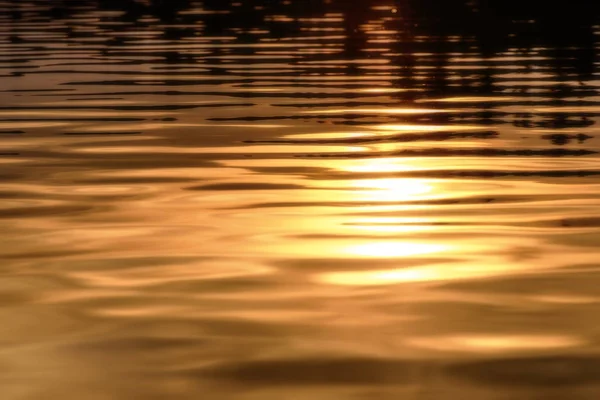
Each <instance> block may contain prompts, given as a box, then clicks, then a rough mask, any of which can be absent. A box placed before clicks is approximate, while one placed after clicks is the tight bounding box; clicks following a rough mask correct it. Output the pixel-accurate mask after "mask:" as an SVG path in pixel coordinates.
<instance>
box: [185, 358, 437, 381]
mask: <svg viewBox="0 0 600 400" xmlns="http://www.w3.org/2000/svg"><path fill="white" fill-rule="evenodd" d="M431 368H432V365H431V363H426V362H420V361H412V360H385V359H375V358H344V359H335V358H314V359H302V360H293V359H287V360H270V361H254V362H252V361H250V362H239V363H235V364H224V365H220V366H216V367H212V368H210V369H208V370H204V369H203V370H199V371H197V372H193V371H190V372H189V373H190V374H197V375H198V376H202V377H212V378H217V379H222V380H227V381H232V382H234V383H238V384H245V385H324V386H330V385H373V384H377V385H386V386H388V385H392V386H396V385H407V384H410V383H414V382H415V381H418V380H419V379H420V378H423V377H424V376H426V375H427V373H428V372H429V370H430V369H431Z"/></svg>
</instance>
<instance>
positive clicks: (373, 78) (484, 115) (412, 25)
mask: <svg viewBox="0 0 600 400" xmlns="http://www.w3.org/2000/svg"><path fill="white" fill-rule="evenodd" d="M8 4H9V6H8V9H9V13H8V16H9V18H10V19H12V20H13V21H15V22H16V21H23V20H27V19H31V20H32V21H40V20H46V21H47V20H50V21H61V22H62V23H63V25H62V26H63V27H62V28H61V29H63V30H64V33H65V34H66V35H67V37H69V38H70V39H73V40H75V41H77V40H78V39H89V38H90V37H94V35H96V34H99V32H98V31H100V30H102V35H101V36H102V37H105V38H106V40H105V41H104V43H103V45H104V47H103V48H102V50H101V53H102V54H103V56H104V57H120V58H121V59H122V58H127V57H130V56H132V55H136V51H135V50H134V49H133V48H132V47H133V46H136V44H137V43H138V42H139V41H140V40H143V39H140V38H139V37H135V36H132V35H129V34H128V33H130V32H133V31H139V30H140V29H152V30H153V31H159V32H161V33H160V35H161V36H160V37H159V38H157V39H160V40H162V41H166V42H167V43H170V44H173V46H171V47H168V46H167V47H165V46H162V47H161V48H157V49H156V50H155V51H151V52H150V51H146V52H145V53H144V55H146V56H148V57H149V58H152V59H147V60H145V61H139V63H155V64H156V63H166V64H168V65H164V64H163V65H160V66H158V65H157V66H155V67H154V68H155V69H160V70H162V71H163V72H165V73H168V71H172V72H173V73H172V75H171V76H172V79H168V80H165V81H164V82H162V86H170V87H171V88H170V91H171V93H173V94H175V93H176V91H177V90H178V89H181V88H183V87H185V86H190V85H195V84H203V83H209V84H219V82H225V80H224V79H225V78H227V77H234V78H235V79H234V80H233V81H231V80H228V81H227V82H232V83H234V84H237V85H238V86H239V87H241V88H244V87H246V88H247V89H248V90H246V91H245V92H244V93H243V94H240V93H237V94H231V96H238V97H245V98H253V97H255V98H258V97H265V96H266V94H265V93H264V92H261V91H253V90H251V89H252V88H254V87H255V85H256V83H257V82H258V81H259V80H261V79H262V80H263V81H264V85H263V86H268V87H271V88H277V87H280V86H285V87H286V88H287V89H289V88H290V86H292V87H293V86H294V85H295V84H296V85H297V86H299V87H300V86H301V88H302V90H297V91H294V90H286V91H283V92H280V93H268V96H270V97H276V98H277V97H280V98H282V99H306V100H308V101H306V102H304V101H303V102H302V104H301V105H299V104H297V105H296V106H298V107H300V106H302V107H303V108H306V109H310V108H314V107H317V106H319V105H321V103H319V102H313V99H317V98H318V97H319V94H318V93H314V91H313V92H311V93H308V92H307V90H306V89H308V88H311V87H312V88H313V89H323V88H329V87H337V88H346V89H348V92H347V93H345V94H344V95H339V94H337V95H324V96H323V98H327V99H328V100H335V99H337V100H339V101H338V104H339V105H340V106H342V107H345V106H348V107H357V106H361V105H364V106H368V105H370V104H371V103H370V102H369V101H368V99H366V98H368V97H369V93H368V92H365V91H363V92H361V93H360V95H357V94H356V93H352V89H367V88H369V87H373V84H374V82H375V83H378V84H380V83H382V82H383V83H385V84H386V88H387V89H396V90H395V91H390V92H391V93H390V94H389V97H390V98H391V99H393V102H397V103H398V104H399V103H402V104H403V105H406V104H411V103H412V102H418V101H428V100H430V99H439V98H452V97H469V96H475V97H481V96H489V97H493V96H498V95H500V96H504V97H506V98H507V99H505V101H503V102H502V105H503V106H523V105H526V106H529V105H530V104H532V102H535V104H537V105H543V106H544V107H547V108H548V109H547V110H545V111H543V112H541V113H540V112H528V111H524V110H523V109H524V108H527V107H521V109H520V110H519V111H518V112H517V111H506V108H505V109H503V110H500V109H499V108H498V102H494V101H489V102H486V101H485V100H480V101H478V102H476V103H473V102H472V103H468V102H466V103H460V104H459V106H460V108H461V111H462V112H461V113H460V114H450V115H449V114H433V115H426V116H410V117H408V116H403V117H402V118H401V119H402V120H410V121H411V122H418V123H422V124H427V123H431V124H447V123H474V124H480V125H495V124H500V123H506V122H510V123H511V124H513V125H514V126H515V127H517V128H540V129H550V130H554V129H563V128H570V129H578V128H585V127H588V126H590V125H592V124H594V122H593V120H592V119H591V118H592V117H594V116H595V115H596V114H597V112H598V111H597V109H594V110H591V106H597V105H598V103H597V101H595V100H594V99H592V97H593V96H595V95H596V94H597V93H596V92H597V91H596V88H595V87H593V86H591V85H589V82H591V81H592V80H593V79H594V70H595V62H596V60H597V35H596V33H595V30H596V29H598V28H597V25H595V24H597V22H598V18H597V16H598V14H599V12H598V11H600V6H599V4H598V2H591V1H585V0H575V1H571V2H569V4H568V6H567V5H566V4H564V3H562V2H561V3H560V4H559V3H556V4H553V5H550V4H549V3H548V2H543V1H541V0H539V1H538V0H534V1H527V2H523V1H512V0H511V1H504V0H469V1H467V0H445V1H438V0H418V1H417V0H395V1H392V0H373V1H360V2H350V1H346V0H303V1H299V0H293V1H284V0H263V1H252V2H246V1H236V0H204V1H192V0H169V1H167V0H145V1H142V0H119V1H116V0H96V1H93V0H89V1H75V0H61V1H53V2H51V4H52V6H51V7H50V6H48V2H40V1H37V2H35V1H34V2H31V3H29V2H28V3H27V4H24V3H21V2H19V1H9V2H8ZM95 10H101V11H112V13H108V14H102V15H101V16H100V21H99V23H100V24H101V25H98V26H96V27H95V28H96V33H94V32H93V31H90V30H89V29H88V30H82V29H79V28H78V27H77V24H78V23H79V22H78V18H81V17H82V15H84V16H85V13H86V12H88V13H92V12H94V11H95ZM8 39H9V41H10V42H11V43H19V44H21V45H26V44H28V43H29V42H28V40H29V39H27V38H25V37H23V36H21V35H20V34H19V32H13V33H12V34H11V35H10V36H9V37H8ZM207 40H211V44H212V45H211V46H207V47H205V48H202V51H196V50H194V51H190V49H189V48H187V47H186V46H175V44H183V43H185V44H193V43H194V44H195V43H206V41H207ZM299 40H304V41H306V42H307V43H310V44H311V45H313V46H314V47H309V48H306V49H302V51H300V52H298V51H296V50H297V49H296V48H294V47H290V50H289V52H287V53H286V54H284V53H283V52H282V51H281V50H280V51H279V52H278V53H274V52H272V51H269V48H268V45H270V44H277V43H279V44H281V43H285V44H287V43H289V44H293V43H294V41H299ZM220 42H222V43H227V45H223V46H220V45H219V43H220ZM29 44H30V45H31V46H35V45H36V43H35V42H33V43H29ZM163 44H164V43H163ZM282 55H284V56H285V57H283V58H278V57H279V56H282ZM13 61H14V60H13ZM122 62H124V61H122ZM132 62H133V61H132ZM266 63H267V64H268V63H270V64H272V65H271V66H270V67H267V66H264V67H262V68H261V69H256V70H252V69H251V68H250V67H251V66H253V65H258V64H266ZM240 64H243V65H240ZM183 66H185V68H196V69H197V68H204V70H205V71H206V72H207V73H208V74H210V75H214V76H215V80H214V81H208V80H206V79H205V80H200V79H197V80H193V79H180V78H181V76H185V72H184V69H183ZM12 73H13V74H14V75H19V74H20V75H23V74H27V73H28V72H23V71H21V70H20V69H18V68H16V69H13V70H12ZM245 76H246V77H247V79H244V77H245ZM281 77H288V79H287V81H286V82H282V81H281V80H280V79H278V78H281ZM294 77H298V78H302V81H301V82H300V79H295V78H294ZM307 77H310V79H307ZM317 77H320V78H321V79H320V80H319V79H316V78H317ZM326 77H332V80H331V81H325V80H324V79H326ZM340 77H347V78H348V79H339V78H340ZM120 78H122V77H120ZM350 78H352V79H350ZM384 78H385V79H384ZM111 82H113V83H115V81H112V80H111V79H107V82H87V83H88V84H89V83H97V84H101V83H106V84H112V83H111ZM75 83H80V82H75ZM119 83H122V84H128V85H132V86H135V85H139V83H138V82H133V81H131V82H126V81H125V80H123V79H120V80H119ZM536 83H537V84H536ZM156 89H157V90H160V87H157V88H156ZM175 89H177V90H175ZM511 95H516V96H517V97H516V98H515V99H514V100H509V99H508V97H510V96H511ZM359 97H360V100H361V101H358V98H359ZM393 102H392V103H389V104H387V106H393V105H394V103H393ZM431 104H432V105H431V106H432V107H436V106H437V105H436V103H431ZM273 105H274V106H286V105H289V104H286V103H285V102H283V101H282V102H281V104H280V103H275V104H273ZM428 105H429V104H428ZM557 107H576V108H577V109H576V110H572V109H571V110H570V111H568V112H565V111H562V110H559V109H557ZM287 115H288V113H286V112H285V111H284V112H283V115H278V116H277V117H278V118H286V116H287ZM236 118H237V119H238V120H240V119H241V120H244V116H243V115H242V116H240V115H238V116H237V117H236ZM256 119H257V118H256V117H254V120H256ZM258 119H260V117H258ZM318 119H319V121H320V122H324V121H331V122H333V123H343V124H354V123H356V122H357V120H358V122H360V123H361V124H362V123H369V122H370V121H372V119H373V118H370V117H369V116H365V115H362V114H360V113H359V114H358V115H355V116H354V118H351V117H350V116H348V115H347V114H344V115H342V116H340V115H321V116H320V117H319V118H318ZM389 119H391V120H393V118H391V117H390V118H389ZM396 119H399V118H396ZM551 143H555V144H566V143H567V142H566V141H564V140H558V141H557V140H556V138H555V137H551Z"/></svg>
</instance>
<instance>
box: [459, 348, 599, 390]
mask: <svg viewBox="0 0 600 400" xmlns="http://www.w3.org/2000/svg"><path fill="white" fill-rule="evenodd" d="M448 372H449V374H450V375H452V376H454V377H457V378H460V379H466V380H469V381H471V382H473V383H475V384H487V385H494V386H501V387H507V386H509V387H511V386H513V387H514V386H516V387H537V388H548V387H555V388H559V387H572V388H575V387H580V386H583V385H594V386H598V385H600V380H599V379H598V377H599V376H600V359H599V358H597V357H594V356H575V355H564V356H548V357H538V358H512V359H505V360H488V361H479V362H471V363H464V364H460V365H456V366H452V367H450V368H448Z"/></svg>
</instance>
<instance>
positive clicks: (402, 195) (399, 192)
mask: <svg viewBox="0 0 600 400" xmlns="http://www.w3.org/2000/svg"><path fill="white" fill-rule="evenodd" d="M351 185H352V187H355V188H357V189H364V190H361V191H357V192H356V194H357V196H358V197H359V198H360V199H361V200H369V201H400V200H408V199H411V198H413V199H414V198H415V197H420V196H421V195H424V194H427V193H431V192H432V191H433V189H434V187H433V185H431V184H429V183H427V181H425V180H422V179H361V180H355V181H353V182H352V183H351Z"/></svg>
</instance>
